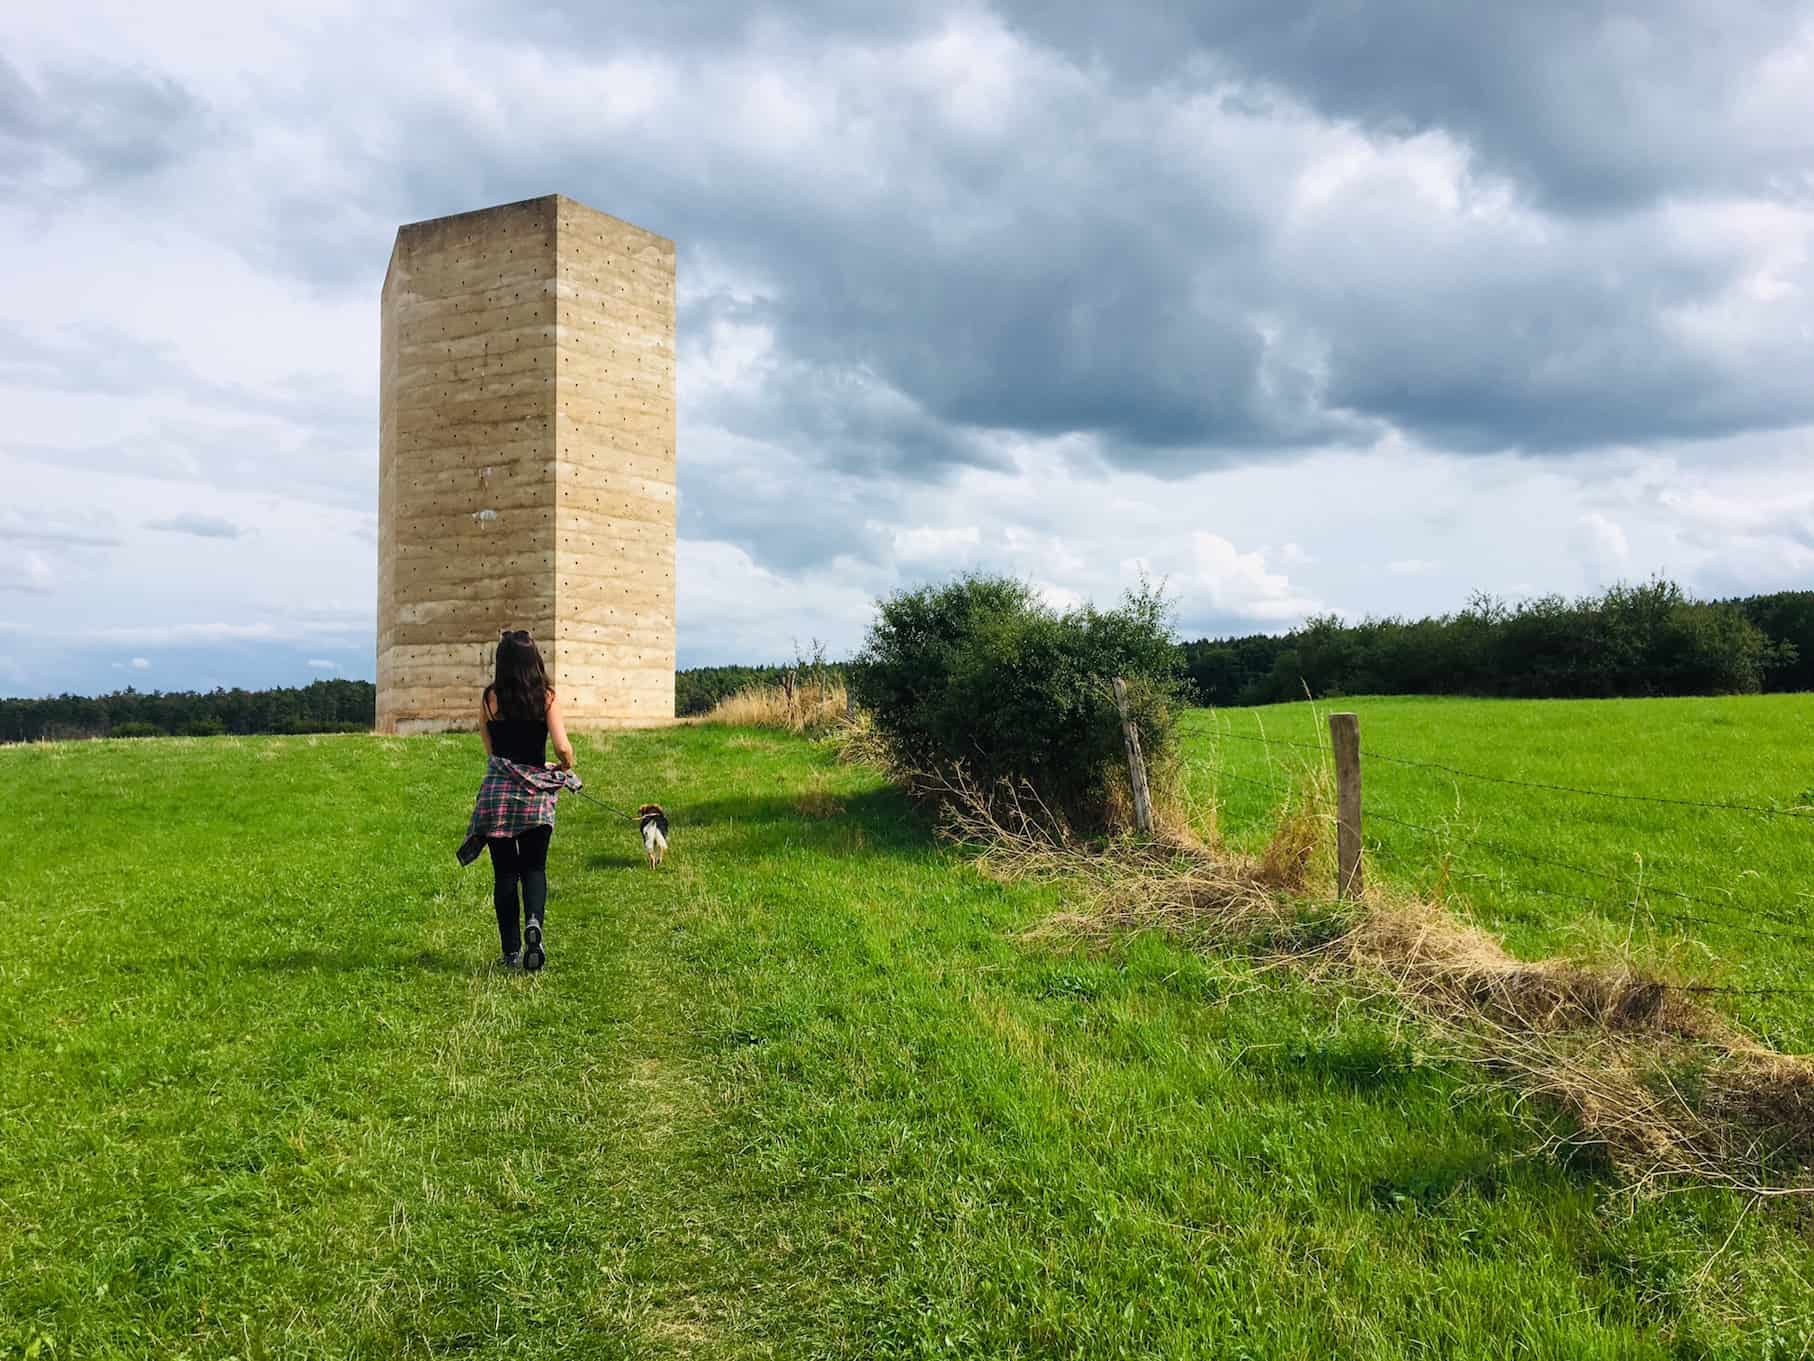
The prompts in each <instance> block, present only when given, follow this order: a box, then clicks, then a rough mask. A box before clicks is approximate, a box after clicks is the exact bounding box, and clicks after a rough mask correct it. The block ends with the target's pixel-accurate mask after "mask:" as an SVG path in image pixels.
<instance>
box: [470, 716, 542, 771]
mask: <svg viewBox="0 0 1814 1361" xmlns="http://www.w3.org/2000/svg"><path fill="white" fill-rule="evenodd" d="M485 726H486V727H487V728H488V729H489V730H490V732H491V752H492V755H494V756H502V757H503V758H504V759H505V760H506V761H515V762H516V763H517V764H518V765H519V766H539V765H544V764H546V763H547V760H548V720H547V719H545V718H492V719H487V720H486V722H485Z"/></svg>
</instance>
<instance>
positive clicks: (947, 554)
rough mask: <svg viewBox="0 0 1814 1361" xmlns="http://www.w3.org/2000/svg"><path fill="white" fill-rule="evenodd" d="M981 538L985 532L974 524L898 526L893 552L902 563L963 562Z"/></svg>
mask: <svg viewBox="0 0 1814 1361" xmlns="http://www.w3.org/2000/svg"><path fill="white" fill-rule="evenodd" d="M982 540H983V535H982V531H981V530H980V529H978V528H977V527H976V526H975V525H953V526H950V527H949V528H940V527H938V526H936V525H915V526H914V527H912V528H911V529H897V530H895V531H894V533H893V542H894V555H895V557H897V558H899V559H900V560H901V561H903V562H921V563H952V562H959V561H963V560H964V559H966V558H968V557H970V556H971V554H970V552H969V550H971V549H974V548H975V547H976V546H977V545H978V544H980V543H981V542H982Z"/></svg>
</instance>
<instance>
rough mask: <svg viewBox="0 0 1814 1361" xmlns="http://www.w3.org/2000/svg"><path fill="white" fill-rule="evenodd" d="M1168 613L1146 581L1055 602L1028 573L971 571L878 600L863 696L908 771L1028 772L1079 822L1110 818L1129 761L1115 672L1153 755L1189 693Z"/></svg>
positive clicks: (1023, 775) (858, 671) (1090, 824)
mask: <svg viewBox="0 0 1814 1361" xmlns="http://www.w3.org/2000/svg"><path fill="white" fill-rule="evenodd" d="M1178 664H1179V653H1178V650H1177V647H1176V645H1175V643H1174V642H1173V640H1172V637H1171V629H1170V620H1169V610H1168V607H1167V606H1166V604H1165V602H1164V600H1163V599H1162V598H1161V596H1160V595H1159V594H1158V593H1157V592H1156V591H1154V590H1153V589H1151V588H1150V587H1147V586H1144V585H1143V586H1142V587H1141V588H1140V590H1138V591H1135V592H1131V593H1130V594H1129V595H1128V596H1127V597H1126V599H1125V600H1124V601H1123V603H1122V605H1121V607H1120V608H1119V609H1114V610H1097V609H1094V608H1090V607H1084V608H1081V609H1075V610H1067V611H1064V612H1062V613H1061V612H1059V611H1056V610H1054V609H1052V608H1051V607H1050V606H1048V605H1046V604H1045V603H1044V602H1042V601H1041V600H1040V598H1039V596H1038V594H1037V593H1036V592H1035V591H1034V590H1033V588H1032V587H1031V586H1029V585H1027V584H1026V583H1024V582H1020V581H1015V580H1012V579H1009V578H1004V577H988V576H968V577H963V578H960V579H959V580H956V581H953V582H949V583H947V584H945V585H942V586H928V587H923V588H921V589H920V590H917V591H906V592H902V593H900V594H898V595H895V596H893V597H891V598H890V599H888V600H885V601H883V602H882V604H881V607H880V614H879V617H878V619H877V620H876V622H875V623H874V624H873V625H872V626H871V627H870V630H869V635H868V637H867V639H866V640H865V642H864V646H863V650H862V652H861V653H859V654H858V656H857V659H856V661H855V662H854V663H853V664H852V666H851V670H850V683H851V688H852V691H853V692H854V694H855V696H856V700H857V702H858V703H859V704H861V705H862V706H863V707H864V708H865V709H866V710H867V711H868V712H869V715H870V718H871V721H872V722H873V724H874V727H875V731H876V733H877V735H878V736H879V737H880V739H881V741H882V742H883V744H884V745H885V746H886V748H887V750H888V751H889V754H890V756H891V758H892V759H893V760H894V761H895V762H896V763H897V765H899V766H900V767H901V768H902V769H903V770H904V771H906V772H907V773H909V774H910V775H917V776H920V777H930V778H931V779H932V780H933V781H934V782H936V781H938V780H941V779H946V778H949V776H950V775H951V774H952V772H953V771H954V770H955V769H957V768H960V767H961V768H962V769H963V770H964V771H965V772H966V773H967V774H968V776H969V777H970V778H971V779H972V780H974V781H975V782H977V783H978V784H980V785H982V786H983V787H985V788H990V787H995V786H997V785H998V784H999V783H1000V782H1001V781H1004V780H1005V781H1010V782H1014V783H1019V782H1021V781H1025V782H1027V783H1028V784H1030V785H1031V786H1032V787H1033V788H1034V789H1035V790H1036V791H1037V792H1038V794H1039V796H1040V798H1041V799H1042V800H1044V801H1045V803H1046V804H1047V805H1048V806H1049V807H1050V808H1051V809H1052V810H1053V811H1054V812H1057V813H1059V814H1061V815H1062V816H1063V817H1064V818H1065V819H1066V820H1067V821H1068V822H1069V823H1070V824H1071V826H1072V827H1073V828H1075V829H1077V830H1079V831H1092V832H1093V831H1099V830H1102V829H1104V828H1106V827H1107V826H1108V825H1109V823H1110V822H1111V821H1112V814H1111V808H1112V806H1113V797H1112V791H1113V789H1114V787H1115V785H1116V783H1117V781H1118V780H1120V779H1124V778H1125V777H1124V775H1123V774H1120V773H1119V772H1124V771H1125V765H1124V755H1123V749H1122V739H1121V724H1120V719H1119V716H1118V714H1117V711H1116V708H1115V702H1114V697H1113V694H1112V692H1111V690H1110V688H1109V687H1110V681H1111V679H1112V678H1113V677H1116V676H1121V677H1124V678H1125V679H1126V680H1127V682H1128V690H1129V694H1130V698H1131V699H1132V702H1133V709H1134V714H1135V721H1136V723H1137V725H1138V727H1139V731H1140V740H1141V744H1142V746H1143V747H1144V749H1145V751H1146V754H1147V757H1148V760H1149V762H1153V763H1158V762H1162V761H1163V760H1164V759H1165V758H1166V756H1167V755H1168V754H1169V752H1170V749H1171V721H1170V718H1171V709H1172V706H1173V705H1174V704H1175V702H1176V701H1177V699H1178V697H1179V695H1180V689H1181V687H1180V682H1179V679H1178Z"/></svg>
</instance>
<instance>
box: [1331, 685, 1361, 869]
mask: <svg viewBox="0 0 1814 1361" xmlns="http://www.w3.org/2000/svg"><path fill="white" fill-rule="evenodd" d="M1329 741H1330V744H1331V745H1332V746H1333V747H1334V749H1335V896H1336V897H1337V898H1338V899H1340V900H1342V901H1347V900H1349V899H1356V898H1359V897H1360V896H1361V889H1362V888H1363V886H1364V885H1363V882H1362V878H1361V782H1360V716H1359V715H1358V714H1330V715H1329Z"/></svg>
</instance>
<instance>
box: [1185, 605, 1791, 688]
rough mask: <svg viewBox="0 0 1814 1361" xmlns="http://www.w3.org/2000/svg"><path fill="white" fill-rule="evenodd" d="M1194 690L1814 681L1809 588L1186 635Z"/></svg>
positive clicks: (1318, 621) (1321, 621)
mask: <svg viewBox="0 0 1814 1361" xmlns="http://www.w3.org/2000/svg"><path fill="white" fill-rule="evenodd" d="M1182 650H1183V656H1184V668H1185V671H1186V674H1187V675H1188V676H1189V678H1190V680H1191V682H1192V684H1193V687H1194V690H1195V698H1196V699H1197V701H1198V702H1199V703H1202V704H1211V705H1243V704H1274V703H1280V702H1284V701H1288V700H1295V699H1302V698H1303V697H1304V694H1305V690H1306V688H1308V690H1309V692H1310V693H1311V694H1312V695H1315V696H1317V697H1318V698H1322V697H1324V696H1338V695H1481V696H1489V697H1502V698H1518V699H1565V698H1566V699H1603V698H1617V697H1644V696H1654V695H1717V694H1757V693H1760V692H1763V691H1786V690H1814V591H1780V592H1777V593H1775V594H1772V595H1759V596H1747V597H1743V598H1737V599H1730V600H1696V599H1694V598H1692V597H1690V596H1689V595H1688V594H1687V593H1686V592H1684V591H1683V590H1682V589H1681V588H1680V587H1679V586H1677V585H1676V584H1675V583H1674V582H1670V581H1663V580H1659V581H1651V582H1647V583H1645V584H1643V585H1638V586H1614V587H1611V588H1610V589H1608V590H1606V591H1604V592H1602V593H1601V594H1599V595H1594V596H1585V597H1581V598H1577V599H1568V598H1565V597H1562V596H1556V595H1550V596H1543V597H1540V598H1538V599H1534V600H1526V601H1521V602H1519V603H1517V604H1507V603H1505V602H1504V601H1501V600H1498V599H1495V598H1494V597H1492V596H1488V595H1475V596H1474V597H1473V598H1472V599H1470V600H1469V601H1468V603H1467V605H1466V606H1465V607H1464V608H1462V609H1461V610H1459V611H1457V612H1456V613H1454V614H1445V615H1438V616H1435V617H1432V618H1423V619H1401V618H1381V619H1371V618H1370V619H1364V620H1361V621H1359V622H1358V623H1354V624H1344V623H1343V622H1342V621H1341V620H1340V619H1338V618H1336V617H1335V616H1333V615H1324V616H1319V617H1315V618H1312V619H1310V620H1307V621H1306V622H1305V623H1304V624H1303V626H1302V627H1300V628H1296V629H1293V630H1292V631H1291V632H1289V633H1284V634H1277V635H1274V634H1251V635H1248V636H1245V637H1232V638H1213V639H1212V638H1204V639H1200V640H1198V641H1197V642H1193V643H1185V644H1184V645H1183V649H1182Z"/></svg>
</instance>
